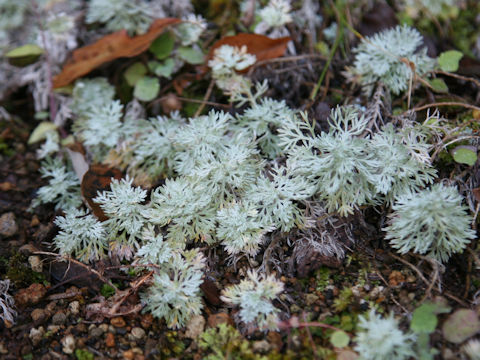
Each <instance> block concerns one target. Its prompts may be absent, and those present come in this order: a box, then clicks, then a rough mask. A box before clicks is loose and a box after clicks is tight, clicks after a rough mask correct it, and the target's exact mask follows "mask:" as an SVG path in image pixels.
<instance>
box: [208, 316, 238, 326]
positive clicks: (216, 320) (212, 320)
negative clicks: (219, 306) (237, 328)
mask: <svg viewBox="0 0 480 360" xmlns="http://www.w3.org/2000/svg"><path fill="white" fill-rule="evenodd" d="M207 321H208V326H209V327H216V326H217V325H218V324H229V325H233V321H232V319H231V318H230V316H228V314H226V313H218V314H211V315H209V316H208V320H207Z"/></svg>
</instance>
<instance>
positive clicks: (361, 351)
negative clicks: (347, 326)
mask: <svg viewBox="0 0 480 360" xmlns="http://www.w3.org/2000/svg"><path fill="white" fill-rule="evenodd" d="M354 340H355V342H356V345H355V347H354V349H355V351H356V352H357V353H358V355H359V358H358V359H359V360H384V359H391V360H406V359H409V358H411V357H413V356H415V352H414V350H413V345H414V343H415V335H414V334H411V333H404V332H402V331H401V330H400V329H399V327H398V321H397V320H395V319H394V318H393V314H390V315H389V316H387V317H385V318H382V317H381V316H380V315H377V314H375V310H373V309H372V310H371V311H370V312H369V314H368V317H365V316H360V317H359V323H358V325H357V333H356V336H355V339H354Z"/></svg>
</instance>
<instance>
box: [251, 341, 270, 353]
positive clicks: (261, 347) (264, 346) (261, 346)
mask: <svg viewBox="0 0 480 360" xmlns="http://www.w3.org/2000/svg"><path fill="white" fill-rule="evenodd" d="M252 347H253V351H255V352H260V353H262V354H266V353H268V352H269V351H270V350H271V349H272V346H271V345H270V343H269V342H268V341H267V340H259V341H254V342H253V346H252Z"/></svg>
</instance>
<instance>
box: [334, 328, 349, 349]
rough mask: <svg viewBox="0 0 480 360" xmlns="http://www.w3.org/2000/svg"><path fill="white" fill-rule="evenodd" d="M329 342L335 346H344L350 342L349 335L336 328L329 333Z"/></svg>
mask: <svg viewBox="0 0 480 360" xmlns="http://www.w3.org/2000/svg"><path fill="white" fill-rule="evenodd" d="M330 343H331V344H332V345H333V346H335V347H337V348H344V347H345V346H347V345H348V344H349V343H350V337H349V336H348V335H347V333H346V332H345V331H341V330H337V331H334V332H333V333H332V335H330Z"/></svg>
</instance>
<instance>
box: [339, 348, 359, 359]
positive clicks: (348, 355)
mask: <svg viewBox="0 0 480 360" xmlns="http://www.w3.org/2000/svg"><path fill="white" fill-rule="evenodd" d="M356 359H358V354H357V353H356V352H354V351H352V350H348V349H340V350H339V351H338V352H337V360H356Z"/></svg>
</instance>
